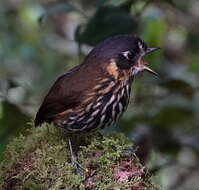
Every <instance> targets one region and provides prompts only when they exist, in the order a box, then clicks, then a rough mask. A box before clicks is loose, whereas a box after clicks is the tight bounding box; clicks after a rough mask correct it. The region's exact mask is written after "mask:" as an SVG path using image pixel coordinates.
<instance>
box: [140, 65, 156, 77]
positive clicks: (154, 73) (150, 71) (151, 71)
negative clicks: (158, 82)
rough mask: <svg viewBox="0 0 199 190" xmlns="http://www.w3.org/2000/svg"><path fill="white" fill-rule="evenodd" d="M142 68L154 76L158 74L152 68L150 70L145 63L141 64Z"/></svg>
mask: <svg viewBox="0 0 199 190" xmlns="http://www.w3.org/2000/svg"><path fill="white" fill-rule="evenodd" d="M143 69H144V70H145V71H148V72H149V73H151V74H153V75H155V76H158V73H156V72H155V71H154V70H152V69H151V68H149V67H148V66H146V65H143Z"/></svg>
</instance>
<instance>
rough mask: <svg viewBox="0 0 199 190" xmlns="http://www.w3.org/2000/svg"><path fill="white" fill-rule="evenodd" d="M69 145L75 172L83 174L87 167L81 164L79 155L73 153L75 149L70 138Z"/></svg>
mask: <svg viewBox="0 0 199 190" xmlns="http://www.w3.org/2000/svg"><path fill="white" fill-rule="evenodd" d="M68 146H69V151H70V157H71V163H72V165H73V166H74V170H75V171H74V172H75V173H76V174H78V175H81V176H83V171H86V169H85V168H83V167H82V166H81V164H80V163H79V162H78V161H77V157H76V155H75V154H74V153H73V149H72V144H71V141H70V139H69V140H68Z"/></svg>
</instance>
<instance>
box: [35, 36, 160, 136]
mask: <svg viewBox="0 0 199 190" xmlns="http://www.w3.org/2000/svg"><path fill="white" fill-rule="evenodd" d="M158 49H160V48H159V47H148V46H147V44H146V43H145V42H144V41H143V40H141V39H140V38H139V37H137V36H134V35H130V34H121V35H115V36H112V37H109V38H107V39H105V40H104V41H102V42H101V43H99V44H98V45H97V46H96V47H95V48H93V50H91V52H90V53H89V54H88V55H87V56H86V57H85V59H84V60H83V62H82V63H81V64H79V65H77V66H75V67H74V68H72V69H70V70H68V71H66V72H65V73H64V74H63V75H61V76H60V77H59V78H58V79H57V80H56V81H55V83H54V85H53V86H52V87H51V88H50V90H49V92H48V93H47V95H46V96H45V98H44V101H43V103H42V104H41V106H40V108H39V110H38V112H37V114H36V118H35V122H34V123H35V126H38V125H41V124H42V123H44V122H46V123H53V124H54V125H55V126H56V127H59V128H63V129H64V131H66V132H68V133H87V132H91V131H96V130H98V129H103V128H105V127H108V126H110V125H113V124H114V123H116V122H117V121H118V120H119V118H120V117H121V116H122V114H123V113H124V112H125V111H126V109H127V106H128V104H129V99H130V93H131V84H132V82H133V81H134V78H135V76H136V75H138V74H139V73H141V72H143V71H148V72H150V73H152V74H154V75H157V73H156V72H155V71H154V70H152V69H151V68H149V67H148V66H147V63H146V62H144V61H142V57H143V56H144V55H146V54H148V53H151V52H154V51H156V50H158Z"/></svg>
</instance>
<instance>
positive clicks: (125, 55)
mask: <svg viewBox="0 0 199 190" xmlns="http://www.w3.org/2000/svg"><path fill="white" fill-rule="evenodd" d="M129 53H130V51H124V52H122V55H123V56H124V57H126V58H127V59H129V57H128V55H129Z"/></svg>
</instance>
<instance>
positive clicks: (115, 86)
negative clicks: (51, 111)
mask: <svg viewBox="0 0 199 190" xmlns="http://www.w3.org/2000/svg"><path fill="white" fill-rule="evenodd" d="M130 90H131V88H130V82H128V81H122V80H121V81H113V80H111V79H108V78H107V79H103V80H101V81H100V82H99V83H98V85H96V86H95V87H94V88H93V89H92V92H90V93H89V94H88V95H87V97H86V98H85V100H84V101H83V102H82V104H81V105H80V106H78V107H77V108H76V109H74V110H70V112H69V113H68V114H67V115H66V116H65V117H64V118H63V119H62V123H61V127H63V128H64V129H66V131H69V132H89V131H93V130H96V129H99V128H104V127H107V126H109V125H112V124H114V123H115V122H116V121H117V120H118V119H119V118H120V117H121V115H122V113H123V112H124V111H125V110H126V108H127V105H128V103H129V96H130ZM59 126H60V124H59Z"/></svg>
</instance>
